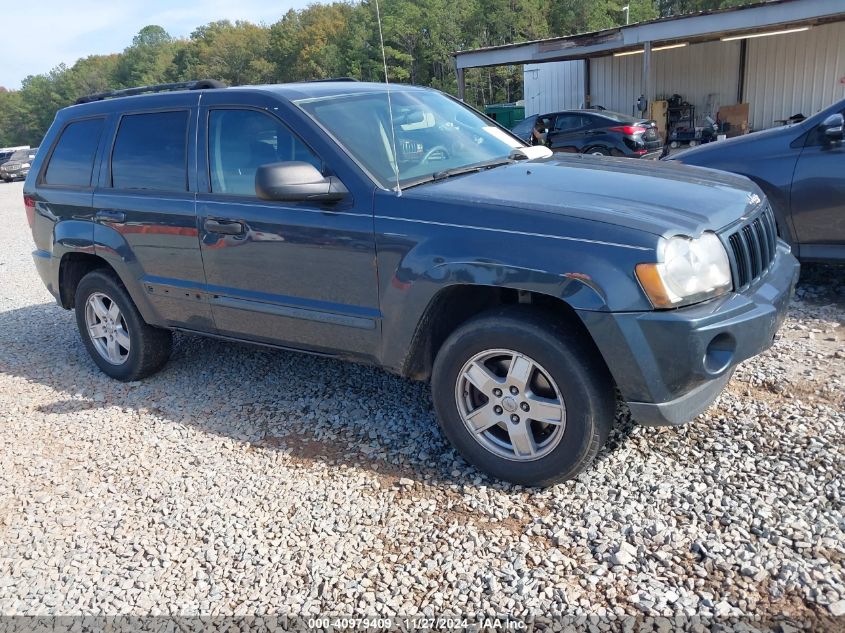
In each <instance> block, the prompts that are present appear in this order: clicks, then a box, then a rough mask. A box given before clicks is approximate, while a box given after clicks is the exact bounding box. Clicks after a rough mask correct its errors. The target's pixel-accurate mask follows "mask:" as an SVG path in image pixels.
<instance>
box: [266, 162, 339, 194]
mask: <svg viewBox="0 0 845 633" xmlns="http://www.w3.org/2000/svg"><path fill="white" fill-rule="evenodd" d="M348 193H349V191H348V190H347V189H346V187H344V186H343V183H342V182H340V180H338V179H337V178H336V177H335V176H323V174H321V173H320V172H319V170H318V169H317V168H316V167H314V165H312V164H311V163H306V162H301V161H296V160H291V161H285V162H283V163H270V164H268V165H261V166H260V167H259V168H258V170H257V171H256V172H255V195H257V196H258V197H259V198H261V199H262V200H279V201H283V202H304V201H310V202H338V201H340V200H343V199H344V198H345V197H346V196H347V194H348Z"/></svg>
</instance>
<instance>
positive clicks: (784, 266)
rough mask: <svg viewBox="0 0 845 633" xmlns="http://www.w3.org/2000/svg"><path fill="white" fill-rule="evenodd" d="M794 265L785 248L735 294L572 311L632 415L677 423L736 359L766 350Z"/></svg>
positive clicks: (706, 400)
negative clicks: (671, 304)
mask: <svg viewBox="0 0 845 633" xmlns="http://www.w3.org/2000/svg"><path fill="white" fill-rule="evenodd" d="M798 273H799V265H798V261H797V260H796V259H795V258H794V257H793V256H792V255H791V254H790V252H789V248H788V247H787V246H786V245H785V244H784V243H782V242H781V243H779V244H778V254H777V257H776V258H775V260H774V262H772V265H771V268H770V269H769V272H768V273H767V274H765V275H764V276H763V277H762V278H761V279H760V280H759V281H758V282H757V283H756V285H754V286H752V287H751V288H749V289H748V290H746V291H744V292H743V293H742V294H738V293H729V294H727V295H725V296H723V297H719V298H717V299H712V300H710V301H706V302H704V303H701V304H698V305H694V306H689V307H687V308H679V309H677V310H663V311H658V310H655V311H650V312H626V313H610V312H608V313H600V312H579V316H581V318H582V320H583V321H584V323H585V325H586V326H587V329H588V330H589V331H590V334H591V335H592V336H593V340H594V341H595V342H596V344H597V345H598V347H599V350H600V351H601V353H602V355H603V356H604V359H605V361H606V362H607V366H608V368H609V369H610V371H611V373H612V374H613V377H614V379H615V380H616V384H617V387H618V388H619V390H620V391H621V393H622V397H623V398H624V399H625V400H626V401H627V402H628V404H629V406H630V408H631V414H632V417H633V418H634V419H635V420H637V421H638V422H640V423H641V424H644V425H647V426H662V425H676V424H683V423H684V422H687V421H689V420H691V419H693V418H694V417H695V416H697V415H698V414H699V413H701V412H702V411H704V410H705V409H706V408H707V407H708V406H710V404H711V403H712V402H713V400H715V399H716V397H717V396H718V395H719V393H720V392H721V391H722V389H723V388H724V386H725V385H726V384H727V382H728V380H730V377H731V374H732V373H733V370H734V368H735V367H736V366H737V365H738V364H739V363H740V362H742V361H743V360H746V359H748V358H751V357H752V356H755V355H757V354H759V353H760V352H763V351H764V350H766V349H768V348H769V347H770V346H771V344H772V341H773V340H774V336H775V334H776V333H777V330H778V329H779V328H780V326H781V324H782V323H783V320H784V319H785V318H786V310H787V307H788V305H789V300H790V298H791V296H792V293H793V291H794V289H795V284H796V283H797V281H798Z"/></svg>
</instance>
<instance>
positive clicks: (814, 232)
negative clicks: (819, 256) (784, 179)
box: [790, 134, 845, 246]
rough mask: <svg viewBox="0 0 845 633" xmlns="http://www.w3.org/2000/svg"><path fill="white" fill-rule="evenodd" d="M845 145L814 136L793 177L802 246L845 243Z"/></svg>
mask: <svg viewBox="0 0 845 633" xmlns="http://www.w3.org/2000/svg"><path fill="white" fill-rule="evenodd" d="M843 174H845V142H842V141H838V142H830V141H828V140H826V139H824V138H823V135H821V134H819V135H813V134H811V135H810V138H809V139H808V144H807V145H806V146H805V147H804V149H803V150H802V151H801V156H800V157H799V158H798V163H797V164H796V166H795V174H794V175H793V178H792V191H791V194H790V202H791V205H790V206H791V209H792V222H793V226H794V227H795V232H796V234H797V236H798V241H799V242H800V243H801V245H802V246H803V245H805V244H806V245H808V246H809V245H814V244H845V177H843Z"/></svg>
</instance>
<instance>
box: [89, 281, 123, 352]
mask: <svg viewBox="0 0 845 633" xmlns="http://www.w3.org/2000/svg"><path fill="white" fill-rule="evenodd" d="M85 325H86V326H87V328H88V336H90V337H91V342H92V343H93V344H94V349H96V350H97V353H98V354H100V356H102V357H103V358H104V359H105V360H106V361H108V362H109V363H111V364H112V365H122V364H123V363H125V362H126V359H127V358H129V349H130V346H131V341H130V338H129V328H127V326H126V319H125V318H124V316H123V314H121V312H120V308H119V307H118V305H117V303H116V302H115V301H114V300H113V299H112V298H111V297H109V296H108V295H106V294H103V293H102V292H95V293H93V294H91V295H90V296H89V297H88V299H87V300H86V302H85Z"/></svg>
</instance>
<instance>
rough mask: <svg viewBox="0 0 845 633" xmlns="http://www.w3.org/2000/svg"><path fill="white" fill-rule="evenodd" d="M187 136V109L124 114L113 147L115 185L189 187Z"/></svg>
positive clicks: (177, 188) (128, 187)
mask: <svg viewBox="0 0 845 633" xmlns="http://www.w3.org/2000/svg"><path fill="white" fill-rule="evenodd" d="M187 139H188V112H187V110H182V111H179V112H154V113H150V114H130V115H127V116H124V117H123V118H122V119H121V120H120V128H119V129H118V131H117V138H116V139H115V141H114V150H113V151H112V159H111V181H112V187H114V188H115V189H157V190H161V191H187V189H188V164H187V163H188V160H187V158H188V151H187Z"/></svg>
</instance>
